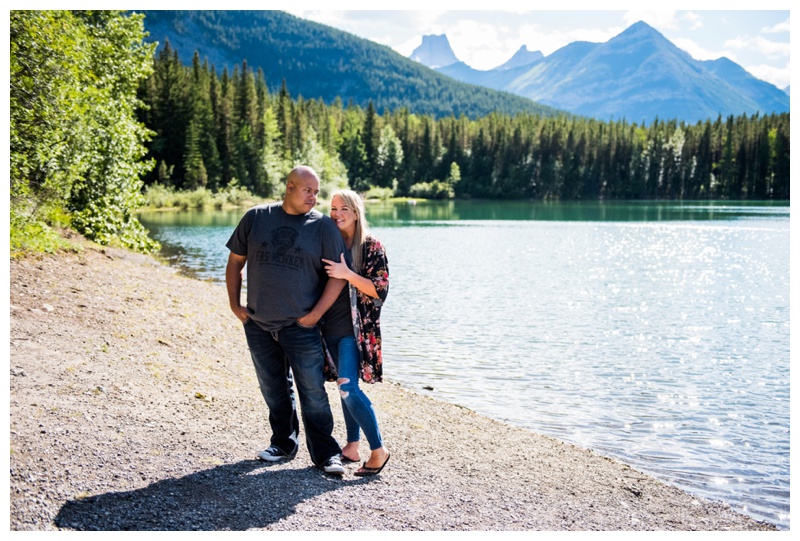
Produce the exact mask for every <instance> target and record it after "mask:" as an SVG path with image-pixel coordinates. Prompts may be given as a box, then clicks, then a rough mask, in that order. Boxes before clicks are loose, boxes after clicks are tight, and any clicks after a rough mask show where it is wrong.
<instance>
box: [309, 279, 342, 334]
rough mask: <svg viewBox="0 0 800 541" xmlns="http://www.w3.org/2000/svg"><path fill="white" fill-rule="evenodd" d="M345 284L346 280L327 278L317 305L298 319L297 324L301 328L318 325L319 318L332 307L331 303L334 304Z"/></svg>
mask: <svg viewBox="0 0 800 541" xmlns="http://www.w3.org/2000/svg"><path fill="white" fill-rule="evenodd" d="M345 284H347V280H340V279H338V278H328V282H327V283H326V284H325V289H324V290H323V291H322V296H320V298H319V300H318V301H317V304H315V305H314V308H312V309H311V311H310V312H309V313H307V314H306V315H304V316H303V317H301V318H299V319H298V320H297V323H299V324H300V325H301V326H303V327H313V326H315V325H316V324H317V323H319V320H320V318H321V317H322V316H324V315H325V312H327V311H328V308H330V307H331V306H333V303H334V302H336V299H337V297H339V293H341V292H342V288H343V287H344V286H345Z"/></svg>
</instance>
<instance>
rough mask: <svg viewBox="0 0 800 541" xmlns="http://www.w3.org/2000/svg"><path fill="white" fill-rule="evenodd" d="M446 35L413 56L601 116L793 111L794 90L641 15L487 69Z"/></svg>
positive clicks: (478, 81)
mask: <svg viewBox="0 0 800 541" xmlns="http://www.w3.org/2000/svg"><path fill="white" fill-rule="evenodd" d="M451 57H452V58H456V57H455V54H453V52H452V49H451V48H450V44H449V42H448V40H447V38H446V36H425V37H424V38H423V41H422V45H420V47H418V48H417V49H416V50H415V51H414V52H413V53H412V54H411V58H412V59H416V60H417V61H419V62H422V63H423V64H425V65H427V66H429V67H431V68H432V69H435V70H436V71H439V72H440V73H443V74H445V75H448V76H450V77H452V78H454V79H456V80H459V81H463V82H467V83H470V84H475V85H479V86H484V87H488V88H494V89H497V90H504V91H507V92H512V93H514V94H517V95H520V96H524V97H527V98H530V99H532V100H534V101H536V102H539V103H543V104H545V105H550V106H552V107H554V108H557V109H561V110H565V111H569V112H571V113H574V114H578V115H582V116H590V117H595V118H600V119H615V120H621V119H626V120H628V121H631V122H640V123H647V122H651V121H653V120H654V119H655V118H661V119H666V118H678V119H681V120H685V121H688V122H696V121H700V120H705V119H707V118H716V117H717V116H718V115H720V114H721V115H723V116H728V115H741V114H748V115H751V114H755V113H761V114H769V113H782V112H788V111H789V95H788V93H787V92H784V91H782V90H780V89H778V88H777V87H775V86H774V85H772V84H769V83H767V82H765V81H761V80H759V79H757V78H755V77H753V76H752V75H750V74H749V73H748V72H747V71H745V70H744V68H742V67H741V66H739V65H738V64H736V63H734V62H733V61H731V60H729V59H727V58H724V57H723V58H720V59H717V60H712V61H698V60H694V59H693V58H692V57H691V56H690V55H689V54H688V53H686V52H685V51H682V50H681V49H679V48H678V47H676V46H675V45H674V44H673V43H672V42H670V41H669V40H668V39H666V38H665V37H664V36H663V35H661V34H660V33H659V32H658V31H656V30H655V29H654V28H652V27H651V26H649V25H648V24H646V23H644V22H638V23H636V24H633V25H631V26H630V27H629V28H627V29H626V30H624V31H623V32H621V33H620V34H619V35H617V36H615V37H614V38H612V39H610V40H609V41H607V42H605V43H589V42H574V43H571V44H569V45H567V46H565V47H562V48H561V49H559V50H557V51H555V52H553V53H552V54H551V55H548V56H544V55H542V54H541V52H538V51H537V52H535V53H531V52H529V51H527V49H525V48H522V49H520V50H519V51H518V52H517V53H516V54H515V55H514V57H512V58H511V59H510V60H509V61H508V62H506V63H505V64H503V65H501V66H498V67H497V68H494V69H491V70H487V71H481V70H476V69H473V68H471V67H470V66H468V65H467V64H465V63H464V62H460V61H458V60H456V61H455V62H452V63H450V64H449V65H442V59H446V58H451Z"/></svg>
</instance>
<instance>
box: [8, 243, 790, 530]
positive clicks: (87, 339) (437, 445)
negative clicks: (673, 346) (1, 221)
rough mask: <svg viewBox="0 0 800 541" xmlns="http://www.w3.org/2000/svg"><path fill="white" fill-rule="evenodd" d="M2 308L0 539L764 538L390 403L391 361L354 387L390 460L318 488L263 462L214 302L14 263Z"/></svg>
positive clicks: (243, 367) (252, 410)
mask: <svg viewBox="0 0 800 541" xmlns="http://www.w3.org/2000/svg"><path fill="white" fill-rule="evenodd" d="M394 302H397V299H395V301H394ZM10 305H11V306H10V310H11V321H10V370H11V372H10V451H11V455H10V504H11V505H10V527H11V530H12V531H15V530H16V531H20V530H59V529H60V530H114V531H117V530H168V531H172V530H212V531H217V530H251V529H252V530H404V531H416V530H437V531H438V530H775V529H776V528H775V527H774V526H773V525H770V524H766V523H762V522H757V521H755V520H754V519H752V518H749V517H747V516H744V515H742V514H739V513H737V512H734V511H733V510H731V509H730V507H729V506H727V505H725V504H722V503H716V502H710V501H706V500H703V499H700V498H697V497H693V496H692V495H690V494H687V493H686V492H683V491H682V490H680V489H678V488H675V487H672V486H670V485H667V484H665V483H663V482H661V481H659V480H656V479H654V478H652V477H649V476H647V475H645V474H643V473H640V472H638V471H636V470H633V469H631V468H630V467H628V466H626V465H624V464H621V463H619V462H616V461H614V460H611V459H608V458H605V457H602V456H600V455H598V454H596V453H594V452H592V451H590V450H586V449H581V448H578V447H575V446H573V445H570V444H567V443H563V442H560V441H558V440H555V439H552V438H549V437H545V436H541V435H539V434H535V433H533V432H530V431H528V430H523V429H520V428H515V427H513V426H510V425H508V424H505V423H502V422H498V421H494V420H492V419H489V418H486V417H483V416H480V415H477V414H476V413H474V412H472V411H470V410H468V409H466V408H463V407H459V406H456V405H451V404H447V403H444V402H439V401H436V400H434V399H431V398H429V397H425V396H421V395H418V394H415V393H413V392H410V391H408V390H405V389H403V388H401V387H400V386H399V385H397V384H395V383H392V382H391V377H392V376H391V373H392V369H391V363H392V354H391V351H392V346H391V344H386V345H385V348H384V354H385V359H386V361H385V362H386V365H385V366H386V377H387V379H388V380H389V381H387V382H384V383H381V384H376V385H365V389H366V391H367V393H368V395H369V396H370V398H371V399H372V401H373V403H374V404H375V407H376V410H377V412H378V415H379V421H380V425H381V431H382V433H383V436H384V440H385V441H386V445H387V447H388V448H389V450H390V451H391V454H392V456H391V460H390V461H389V463H388V465H387V466H386V469H384V471H383V472H382V473H381V474H380V475H379V476H376V477H372V478H358V477H354V476H353V472H354V471H355V469H357V467H358V465H357V464H350V465H346V468H347V472H346V474H345V475H344V476H343V477H333V476H328V475H326V474H324V473H323V472H322V471H320V470H318V469H316V468H314V467H313V465H312V464H311V462H310V460H309V457H308V454H307V452H306V450H305V446H304V445H303V446H301V449H300V452H299V453H298V455H297V457H296V458H295V459H294V460H291V461H288V462H284V463H279V464H275V465H270V464H267V463H264V462H260V461H258V460H256V459H255V455H256V453H257V452H258V451H260V450H261V449H263V448H265V447H266V446H267V445H268V442H269V436H270V433H269V426H268V424H267V410H266V406H265V405H264V402H263V400H262V398H261V395H260V393H259V390H258V385H257V382H256V379H255V374H254V371H253V367H252V363H251V361H250V357H249V353H248V351H247V347H246V344H245V340H244V335H243V333H242V330H241V326H240V324H239V322H238V320H236V318H235V317H234V316H233V314H231V313H230V311H229V309H228V303H227V298H226V295H225V291H224V289H223V288H221V287H220V286H219V285H218V284H211V283H207V282H201V281H197V280H192V279H189V278H185V277H182V276H179V275H177V274H175V273H174V271H173V270H172V269H170V268H169V267H167V266H165V265H162V264H160V263H159V262H158V261H157V260H156V259H154V258H151V257H148V256H143V255H139V254H134V253H131V252H127V251H124V250H118V249H112V248H100V247H97V246H94V245H92V244H90V243H85V248H84V250H83V251H82V252H79V253H75V254H61V255H58V256H41V257H27V258H23V259H21V260H12V261H11V262H10ZM328 385H329V388H328V390H329V397H330V399H331V405H332V409H333V412H334V419H335V422H336V428H335V432H334V435H335V436H336V437H337V438H338V439H339V440H340V441H342V440H343V438H344V424H343V421H342V416H341V409H340V406H339V400H338V395H337V393H336V391H335V386H334V385H333V384H332V383H331V384H328ZM301 439H302V437H301ZM368 454H369V449H368V447H367V445H366V442H362V445H361V455H362V458H364V459H365V458H366V457H367V456H368Z"/></svg>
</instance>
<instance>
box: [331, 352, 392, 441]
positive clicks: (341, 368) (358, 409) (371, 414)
mask: <svg viewBox="0 0 800 541" xmlns="http://www.w3.org/2000/svg"><path fill="white" fill-rule="evenodd" d="M325 343H326V344H327V345H328V349H329V350H330V352H331V357H333V362H334V363H335V364H336V370H337V372H338V373H339V380H340V381H342V380H345V379H346V380H348V381H346V382H345V383H342V384H340V385H339V394H340V395H341V397H342V414H343V415H344V424H345V427H346V428H347V441H348V442H357V441H359V439H360V434H359V427H361V429H362V430H363V431H364V435H365V436H366V437H367V441H368V442H369V448H370V449H371V450H375V449H380V448H381V447H383V439H382V438H381V432H380V430H379V429H378V418H377V417H376V416H375V408H373V407H372V402H371V401H370V399H369V398H368V397H367V395H365V394H364V391H363V390H361V387H359V386H358V365H359V363H360V360H361V356H360V354H359V351H358V346H357V345H356V339H355V338H354V337H353V336H345V337H342V338H332V337H329V336H326V337H325Z"/></svg>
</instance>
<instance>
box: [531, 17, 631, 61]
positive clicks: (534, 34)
mask: <svg viewBox="0 0 800 541" xmlns="http://www.w3.org/2000/svg"><path fill="white" fill-rule="evenodd" d="M623 30H624V28H622V27H610V28H605V29H600V28H575V29H570V30H567V31H564V30H560V29H559V30H554V29H552V28H549V27H545V26H542V25H538V24H525V25H522V26H521V27H520V29H519V45H518V46H517V49H518V48H519V47H520V46H521V45H523V44H524V45H527V46H528V50H530V51H541V52H542V54H543V55H545V56H548V55H550V54H552V53H553V52H555V51H557V50H558V49H560V48H562V47H565V46H567V45H569V44H570V43H573V42H575V41H589V42H591V43H604V42H606V41H608V40H610V39H611V38H613V37H614V36H616V35H617V34H619V33H620V32H622V31H623Z"/></svg>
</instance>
